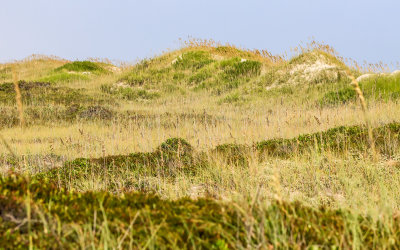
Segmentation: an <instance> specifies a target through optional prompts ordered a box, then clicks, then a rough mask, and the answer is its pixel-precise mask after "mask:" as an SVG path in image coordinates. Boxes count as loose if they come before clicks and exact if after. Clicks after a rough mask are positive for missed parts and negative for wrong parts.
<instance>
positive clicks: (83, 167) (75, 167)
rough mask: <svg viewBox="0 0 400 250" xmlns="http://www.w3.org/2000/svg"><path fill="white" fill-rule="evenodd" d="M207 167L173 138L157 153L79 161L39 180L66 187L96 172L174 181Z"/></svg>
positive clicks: (104, 176)
mask: <svg viewBox="0 0 400 250" xmlns="http://www.w3.org/2000/svg"><path fill="white" fill-rule="evenodd" d="M205 165H206V161H205V159H204V156H203V155H202V154H199V153H196V152H195V151H194V150H193V148H192V146H191V145H190V144H189V143H188V142H186V141H185V140H184V139H181V138H170V139H168V140H166V141H165V142H163V143H162V144H161V145H160V146H159V147H158V148H157V149H156V150H155V151H154V152H149V153H132V154H128V155H113V156H106V157H100V158H78V159H75V160H73V161H71V162H67V163H65V164H64V166H63V167H61V168H55V169H52V170H50V171H48V172H43V173H40V174H38V175H37V176H36V178H38V179H50V180H59V179H60V181H61V182H62V183H61V184H62V185H64V184H67V182H68V180H70V179H71V178H83V179H86V178H88V177H90V176H91V175H92V174H93V173H95V174H96V176H99V178H107V176H110V175H112V174H122V173H123V172H124V171H135V172H137V173H140V174H141V175H144V176H149V175H150V176H157V175H162V176H166V177H172V178H173V177H175V176H177V175H178V174H179V173H186V174H189V175H194V174H196V171H197V170H198V168H201V167H204V166H205ZM63 182H65V183H63Z"/></svg>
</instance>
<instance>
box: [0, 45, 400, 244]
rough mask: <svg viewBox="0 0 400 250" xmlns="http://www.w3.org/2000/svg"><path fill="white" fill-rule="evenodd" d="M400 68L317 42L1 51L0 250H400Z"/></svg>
mask: <svg viewBox="0 0 400 250" xmlns="http://www.w3.org/2000/svg"><path fill="white" fill-rule="evenodd" d="M376 68H379V67H375V69H376ZM13 72H14V73H13ZM365 73H368V74H370V75H363V74H365ZM349 74H351V75H349ZM13 75H14V78H13ZM352 77H359V79H360V83H359V85H360V89H361V91H362V92H363V97H365V99H366V106H367V108H368V110H367V113H364V112H363V110H362V109H361V108H360V107H359V100H358V98H359V93H356V91H355V90H354V87H353V86H352V85H351V83H352V80H351V79H352ZM399 79H400V78H399V75H398V74H397V75H396V74H388V73H382V72H379V71H377V70H375V71H374V72H373V71H372V70H371V67H368V68H367V69H365V70H361V69H360V67H358V66H353V65H350V64H348V63H347V61H345V60H344V59H342V58H340V57H339V56H338V55H337V54H336V53H335V52H334V50H333V49H332V48H330V47H329V46H326V45H321V44H317V43H311V44H310V46H309V47H299V48H298V53H297V54H295V55H293V57H291V58H286V57H284V56H273V55H271V54H270V53H269V52H268V51H258V50H246V49H241V48H238V47H235V46H232V45H221V44H218V43H215V42H213V41H204V40H191V41H189V42H186V43H185V46H183V48H181V49H180V50H176V51H170V52H168V53H164V54H162V55H160V56H158V57H154V58H151V59H146V60H143V61H141V62H139V63H137V64H135V65H130V66H125V67H116V66H113V65H111V64H110V63H108V62H107V63H104V62H98V61H94V60H92V61H74V62H71V61H67V60H63V59H60V58H56V57H44V56H33V57H31V58H28V59H25V60H22V61H16V62H13V63H8V64H1V65H0V135H1V136H0V166H1V168H0V173H1V177H0V238H1V239H2V240H1V242H0V248H3V247H4V248H8V247H12V248H26V247H28V246H35V247H37V248H88V247H91V248H132V249H138V248H206V249H230V248H239V249H241V248H263V247H266V248H277V249H286V248H294V249H300V248H313V247H321V248H365V249H369V248H388V249H395V248H396V247H397V246H398V245H399V244H400V236H399V235H400V230H399V226H398V225H400V224H399V221H398V218H399V216H398V214H399V209H400V199H399V196H398V194H399V193H400V184H399V183H400V181H399V180H400V147H399V146H400V138H399V136H400V125H399V122H400V120H399V117H400V107H399V103H398V96H399V93H400V83H399ZM16 85H17V86H16ZM16 87H17V88H18V90H19V92H20V94H21V101H22V102H21V103H22V104H21V103H20V104H18V105H19V106H18V109H17V108H16V102H15V98H16V94H15V89H16ZM21 113H22V114H21ZM21 115H22V116H21ZM365 115H367V123H368V126H366V125H365V124H364V123H365ZM21 117H23V118H24V123H23V124H22V123H21V122H20V119H21ZM371 126H372V129H371V132H372V134H371V135H370V134H369V130H368V128H370V127H371ZM371 148H374V150H371Z"/></svg>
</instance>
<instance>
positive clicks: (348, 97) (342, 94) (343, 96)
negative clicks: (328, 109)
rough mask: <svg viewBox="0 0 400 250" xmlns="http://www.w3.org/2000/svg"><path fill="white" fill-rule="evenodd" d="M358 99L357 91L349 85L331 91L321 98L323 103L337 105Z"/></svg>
mask: <svg viewBox="0 0 400 250" xmlns="http://www.w3.org/2000/svg"><path fill="white" fill-rule="evenodd" d="M355 100H357V95H356V92H355V91H354V88H353V87H347V88H344V89H340V90H338V91H330V92H328V93H326V94H325V95H324V97H323V98H322V99H321V100H320V103H321V104H323V105H324V104H328V105H337V104H345V103H348V102H350V101H355Z"/></svg>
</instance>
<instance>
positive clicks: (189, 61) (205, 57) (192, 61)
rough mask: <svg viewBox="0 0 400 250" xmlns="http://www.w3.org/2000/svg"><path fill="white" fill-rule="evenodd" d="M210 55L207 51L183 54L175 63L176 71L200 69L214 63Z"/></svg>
mask: <svg viewBox="0 0 400 250" xmlns="http://www.w3.org/2000/svg"><path fill="white" fill-rule="evenodd" d="M213 61H214V60H212V58H211V55H210V53H208V52H206V51H190V52H186V53H184V54H182V55H181V56H180V57H178V58H177V61H176V62H175V63H174V68H175V69H184V70H185V69H194V70H197V69H200V68H202V67H204V66H206V65H208V64H210V63H212V62H213Z"/></svg>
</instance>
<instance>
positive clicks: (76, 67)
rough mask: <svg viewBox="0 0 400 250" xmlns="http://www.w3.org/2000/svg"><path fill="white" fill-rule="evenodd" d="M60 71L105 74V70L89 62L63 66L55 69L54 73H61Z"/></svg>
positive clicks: (76, 62) (77, 62)
mask: <svg viewBox="0 0 400 250" xmlns="http://www.w3.org/2000/svg"><path fill="white" fill-rule="evenodd" d="M62 70H66V71H74V72H98V73H103V72H106V70H105V69H104V68H103V67H101V66H100V65H98V64H97V63H94V62H91V61H75V62H71V63H67V64H64V65H63V66H61V67H59V68H57V69H55V71H62Z"/></svg>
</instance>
